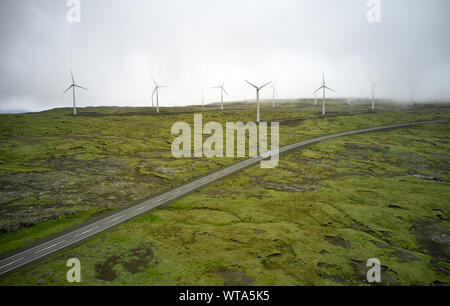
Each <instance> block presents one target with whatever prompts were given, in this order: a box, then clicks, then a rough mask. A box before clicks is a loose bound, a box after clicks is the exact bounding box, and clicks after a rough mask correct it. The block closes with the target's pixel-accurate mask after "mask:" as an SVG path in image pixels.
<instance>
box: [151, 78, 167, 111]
mask: <svg viewBox="0 0 450 306" xmlns="http://www.w3.org/2000/svg"><path fill="white" fill-rule="evenodd" d="M152 81H153V84H155V89H154V90H153V94H152V106H153V96H154V95H155V93H156V112H157V113H159V89H160V88H164V87H167V86H161V85H158V83H156V81H155V80H154V79H153V77H152Z"/></svg>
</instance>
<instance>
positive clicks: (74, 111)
mask: <svg viewBox="0 0 450 306" xmlns="http://www.w3.org/2000/svg"><path fill="white" fill-rule="evenodd" d="M70 75H71V76H72V85H70V86H69V88H67V89H66V90H65V91H64V92H63V94H65V93H66V92H67V91H68V90H69V89H71V88H72V96H73V115H74V116H76V115H77V106H76V104H75V87H78V88H81V89H85V90H88V89H87V88H84V87H81V86H80V85H77V84H75V79H74V77H73V73H72V71H70Z"/></svg>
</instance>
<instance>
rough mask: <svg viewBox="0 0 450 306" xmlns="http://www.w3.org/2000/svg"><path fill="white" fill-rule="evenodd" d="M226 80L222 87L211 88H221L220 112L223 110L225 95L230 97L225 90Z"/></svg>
mask: <svg viewBox="0 0 450 306" xmlns="http://www.w3.org/2000/svg"><path fill="white" fill-rule="evenodd" d="M224 85H225V80H224V81H223V82H222V85H219V86H215V87H211V88H220V110H223V93H225V94H226V95H227V96H228V93H227V91H226V90H225V87H223V86H224Z"/></svg>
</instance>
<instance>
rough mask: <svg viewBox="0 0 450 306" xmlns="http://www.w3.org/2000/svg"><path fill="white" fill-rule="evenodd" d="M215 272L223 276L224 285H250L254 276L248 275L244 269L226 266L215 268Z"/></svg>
mask: <svg viewBox="0 0 450 306" xmlns="http://www.w3.org/2000/svg"><path fill="white" fill-rule="evenodd" d="M216 273H217V274H218V275H219V276H220V277H221V278H223V280H224V281H225V283H224V285H225V286H251V285H252V284H253V282H254V281H255V279H254V278H251V277H248V276H247V274H245V272H244V271H240V270H232V269H226V268H219V269H217V271H216Z"/></svg>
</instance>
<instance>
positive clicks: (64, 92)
mask: <svg viewBox="0 0 450 306" xmlns="http://www.w3.org/2000/svg"><path fill="white" fill-rule="evenodd" d="M72 87H73V85H70V86H69V88H67V89H66V90H64V92H63V94H65V93H66V92H67V91H68V90H69V89H71V88H72Z"/></svg>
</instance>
